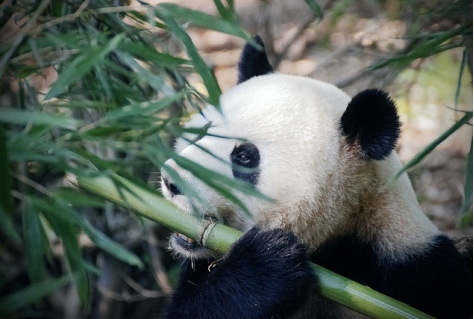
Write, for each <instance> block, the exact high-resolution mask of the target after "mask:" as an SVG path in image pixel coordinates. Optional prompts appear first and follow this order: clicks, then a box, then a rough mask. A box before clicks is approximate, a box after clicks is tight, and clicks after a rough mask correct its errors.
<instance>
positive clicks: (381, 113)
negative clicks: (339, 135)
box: [341, 89, 400, 160]
mask: <svg viewBox="0 0 474 319" xmlns="http://www.w3.org/2000/svg"><path fill="white" fill-rule="evenodd" d="M341 128H342V132H343V134H344V135H345V136H347V139H348V141H349V143H357V144H359V146H360V148H361V150H362V152H363V153H364V155H365V156H367V157H368V158H370V159H374V160H381V159H384V158H385V157H386V156H388V155H389V154H390V152H391V151H392V150H393V149H394V148H395V146H396V144H397V140H398V137H399V135H400V121H399V118H398V114H397V108H396V106H395V103H394V102H393V100H392V99H391V98H390V97H389V95H388V94H387V93H386V92H384V91H381V90H377V89H372V90H365V91H362V92H360V93H358V94H357V95H356V96H354V98H353V99H352V101H350V102H349V105H348V106H347V109H346V111H345V112H344V114H343V115H342V117H341Z"/></svg>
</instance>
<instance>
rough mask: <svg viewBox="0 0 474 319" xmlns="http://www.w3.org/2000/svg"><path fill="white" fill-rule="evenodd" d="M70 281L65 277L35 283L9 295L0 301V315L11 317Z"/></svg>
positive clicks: (69, 278)
mask: <svg viewBox="0 0 474 319" xmlns="http://www.w3.org/2000/svg"><path fill="white" fill-rule="evenodd" d="M70 281H71V277H70V276H69V275H66V276H64V277H61V278H58V279H49V280H46V281H43V282H39V283H35V284H32V285H30V286H28V287H27V288H25V289H23V290H20V291H18V292H15V293H12V294H9V295H7V296H5V297H3V298H1V299H0V314H4V315H13V314H15V313H17V312H18V311H19V310H21V309H22V308H25V307H26V306H28V305H31V304H33V303H35V302H37V301H39V300H41V298H43V297H44V296H46V295H48V294H49V293H51V292H53V291H55V290H57V289H59V288H61V287H62V286H64V285H66V284H67V283H69V282H70Z"/></svg>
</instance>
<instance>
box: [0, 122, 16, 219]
mask: <svg viewBox="0 0 474 319" xmlns="http://www.w3.org/2000/svg"><path fill="white" fill-rule="evenodd" d="M0 117H1V113H0ZM0 167H1V168H2V173H1V174H0V185H2V187H1V188H0V206H1V207H2V208H3V210H4V213H6V214H9V215H10V216H11V209H12V208H13V207H12V204H13V199H12V196H11V195H10V191H11V189H12V175H11V170H10V162H9V159H8V150H7V140H6V136H5V131H4V130H3V126H2V125H0Z"/></svg>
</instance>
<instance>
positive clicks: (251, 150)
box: [230, 143, 260, 168]
mask: <svg viewBox="0 0 474 319" xmlns="http://www.w3.org/2000/svg"><path fill="white" fill-rule="evenodd" d="M230 158H231V161H232V164H234V165H238V166H243V167H247V168H255V167H258V165H259V164H260V154H259V152H258V149H257V147H256V146H255V145H253V144H250V143H247V144H241V145H239V146H236V147H235V148H234V150H233V151H232V154H231V155H230Z"/></svg>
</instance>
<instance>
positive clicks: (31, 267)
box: [22, 201, 46, 283]
mask: <svg viewBox="0 0 474 319" xmlns="http://www.w3.org/2000/svg"><path fill="white" fill-rule="evenodd" d="M22 221H23V238H24V239H25V252H26V260H27V264H26V265H27V270H28V276H29V278H30V280H31V282H33V283H38V282H41V281H42V280H43V279H44V275H45V273H46V271H45V265H44V251H43V242H44V237H43V226H42V225H41V221H40V219H39V216H38V213H37V212H36V211H35V210H34V209H33V207H32V205H31V202H30V201H25V202H24V203H23V210H22Z"/></svg>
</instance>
